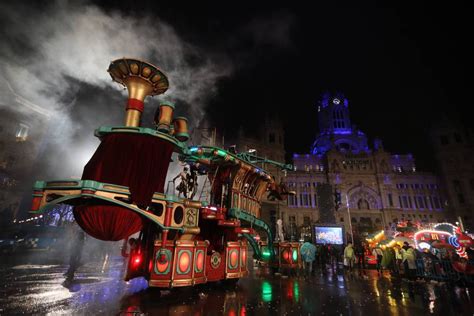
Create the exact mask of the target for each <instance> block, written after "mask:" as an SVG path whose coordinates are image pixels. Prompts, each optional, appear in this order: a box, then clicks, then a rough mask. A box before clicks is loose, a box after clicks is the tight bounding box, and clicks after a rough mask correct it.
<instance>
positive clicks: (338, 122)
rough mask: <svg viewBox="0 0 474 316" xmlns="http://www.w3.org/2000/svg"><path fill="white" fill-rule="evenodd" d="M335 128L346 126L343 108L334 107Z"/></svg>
mask: <svg viewBox="0 0 474 316" xmlns="http://www.w3.org/2000/svg"><path fill="white" fill-rule="evenodd" d="M333 120H334V128H346V125H345V123H344V113H343V112H342V109H341V108H336V109H334V112H333Z"/></svg>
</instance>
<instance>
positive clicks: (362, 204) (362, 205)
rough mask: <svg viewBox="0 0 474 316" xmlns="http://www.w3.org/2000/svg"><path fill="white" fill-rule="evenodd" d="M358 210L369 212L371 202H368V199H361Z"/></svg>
mask: <svg viewBox="0 0 474 316" xmlns="http://www.w3.org/2000/svg"><path fill="white" fill-rule="evenodd" d="M357 208H358V209H359V210H369V209H370V207H369V202H367V200H366V199H360V200H359V201H358V202H357Z"/></svg>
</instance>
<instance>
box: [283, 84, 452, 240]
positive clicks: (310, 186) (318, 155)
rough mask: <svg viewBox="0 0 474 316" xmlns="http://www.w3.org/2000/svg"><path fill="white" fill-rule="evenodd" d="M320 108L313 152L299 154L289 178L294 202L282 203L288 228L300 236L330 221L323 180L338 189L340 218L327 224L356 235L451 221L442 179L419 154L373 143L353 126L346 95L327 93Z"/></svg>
mask: <svg viewBox="0 0 474 316" xmlns="http://www.w3.org/2000/svg"><path fill="white" fill-rule="evenodd" d="M317 110H318V120H319V133H318V135H317V136H316V139H315V141H314V142H313V144H312V146H311V151H310V152H309V153H304V154H296V153H295V154H293V164H294V166H295V168H296V171H295V172H291V173H288V175H287V177H286V181H287V184H288V187H289V188H290V190H292V191H294V192H295V195H293V196H289V197H288V206H287V207H280V212H281V215H282V217H283V222H284V223H285V229H286V231H287V232H290V233H292V235H293V234H296V235H298V238H299V236H300V235H301V236H302V235H305V234H306V235H307V234H310V233H311V231H310V230H308V227H309V226H308V223H313V224H314V223H318V224H323V222H322V221H324V220H326V217H325V216H322V215H321V214H320V212H321V209H320V207H321V205H322V204H321V203H322V202H321V201H320V200H319V197H318V187H319V186H321V185H322V184H325V185H327V184H329V185H331V187H332V190H333V191H334V193H333V195H334V211H333V212H334V218H335V221H336V222H335V223H326V224H337V225H343V226H344V230H345V232H349V234H350V232H351V231H352V232H353V234H354V236H365V235H366V234H368V233H373V232H376V231H380V230H382V229H383V230H385V231H387V232H390V231H393V230H394V227H395V226H396V223H398V222H399V221H406V220H410V221H413V222H421V223H425V224H426V223H430V222H434V223H436V222H443V221H446V220H447V214H446V213H445V212H444V205H445V203H444V201H445V198H444V196H443V194H442V191H441V190H440V179H439V178H438V177H437V176H436V175H435V174H433V173H430V172H420V171H418V170H416V167H415V157H413V155H411V154H409V153H408V154H392V153H390V152H387V151H385V150H384V148H383V143H382V140H380V139H375V140H374V143H373V146H371V147H369V145H368V139H367V136H366V135H365V133H363V132H362V131H360V130H359V129H357V128H356V127H355V126H354V125H352V124H351V120H350V116H349V101H348V100H347V98H346V97H345V96H344V95H343V94H342V93H335V94H330V93H326V94H324V95H323V96H322V99H321V101H320V102H319V105H318V108H317ZM326 205H327V204H326ZM326 207H327V206H326ZM325 212H327V209H326V210H325ZM296 228H298V229H296ZM295 232H296V233H295ZM349 238H351V236H345V240H349Z"/></svg>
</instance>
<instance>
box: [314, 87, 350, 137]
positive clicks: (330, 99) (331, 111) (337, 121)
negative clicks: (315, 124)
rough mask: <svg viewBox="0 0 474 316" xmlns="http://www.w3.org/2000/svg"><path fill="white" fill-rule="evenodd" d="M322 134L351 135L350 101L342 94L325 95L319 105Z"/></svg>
mask: <svg viewBox="0 0 474 316" xmlns="http://www.w3.org/2000/svg"><path fill="white" fill-rule="evenodd" d="M318 118H319V131H320V132H321V133H324V132H329V133H334V132H335V133H338V132H339V133H350V132H351V120H350V117H349V101H348V100H347V99H346V98H345V97H344V94H342V93H339V92H338V93H334V94H331V93H325V94H323V97H322V99H321V101H320V102H319V105H318Z"/></svg>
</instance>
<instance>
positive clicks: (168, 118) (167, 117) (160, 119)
mask: <svg viewBox="0 0 474 316" xmlns="http://www.w3.org/2000/svg"><path fill="white" fill-rule="evenodd" d="M173 111H174V104H173V103H172V102H169V101H162V102H161V103H160V107H159V108H158V110H157V111H156V112H155V125H156V129H157V130H159V131H160V132H163V133H170V130H171V122H172V120H173Z"/></svg>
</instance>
